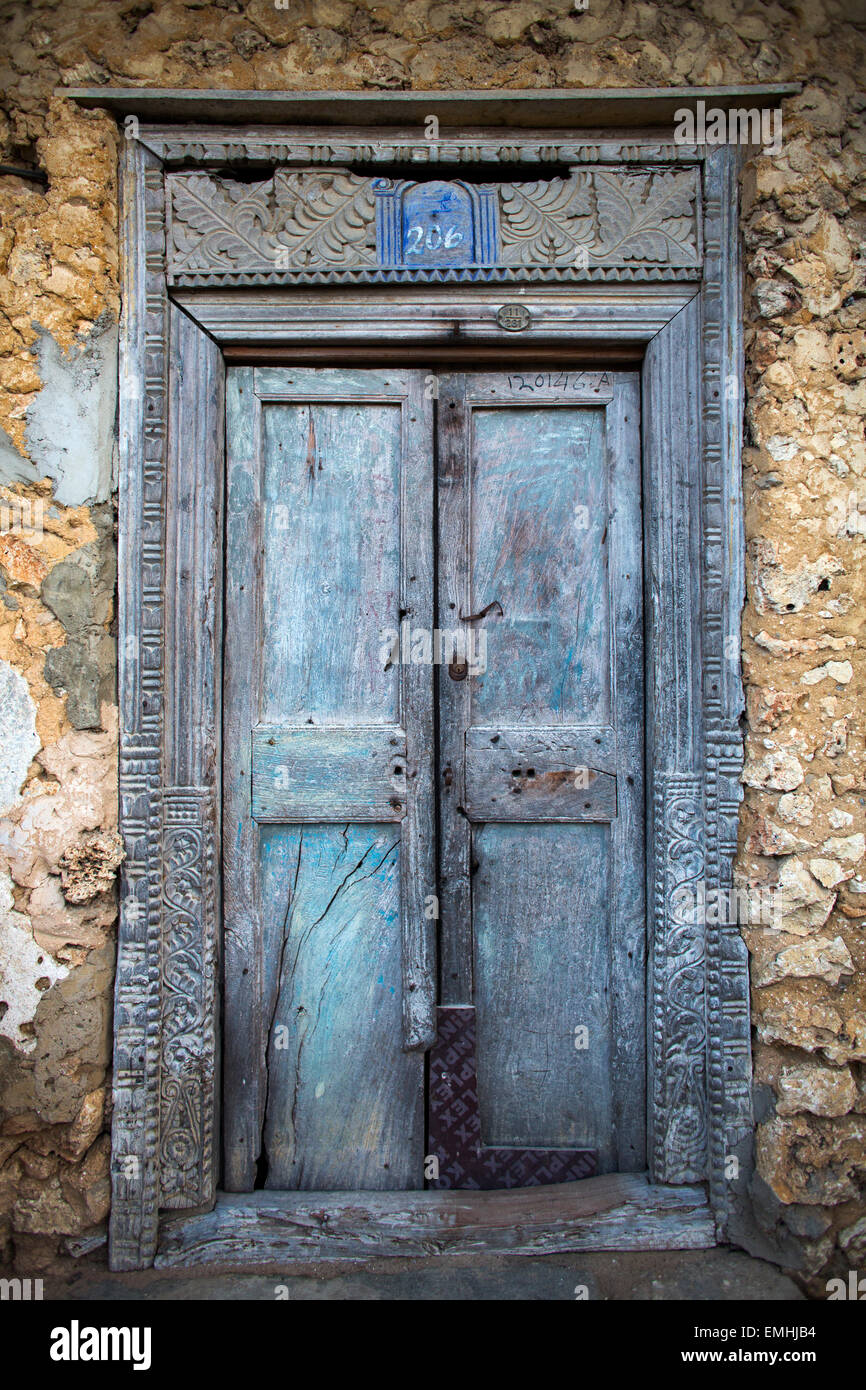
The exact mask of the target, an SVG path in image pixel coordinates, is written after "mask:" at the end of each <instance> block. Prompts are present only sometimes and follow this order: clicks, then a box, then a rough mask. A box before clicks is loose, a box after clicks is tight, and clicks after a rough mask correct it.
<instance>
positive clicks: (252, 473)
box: [223, 367, 266, 1192]
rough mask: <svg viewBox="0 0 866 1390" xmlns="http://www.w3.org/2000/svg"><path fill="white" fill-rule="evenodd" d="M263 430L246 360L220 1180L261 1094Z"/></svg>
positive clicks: (254, 1136)
mask: <svg viewBox="0 0 866 1390" xmlns="http://www.w3.org/2000/svg"><path fill="white" fill-rule="evenodd" d="M260 457H261V437H260V415H259V411H258V409H257V401H256V398H255V394H254V391H253V369H252V368H251V367H239V368H233V369H232V370H230V371H229V372H228V374H227V380H226V463H227V474H228V481H227V497H226V570H225V632H226V635H225V653H224V668H223V681H224V685H223V699H224V703H223V712H224V719H223V787H224V798H225V801H224V808H223V900H224V912H225V930H224V975H225V1022H224V1039H225V1041H224V1049H223V1063H224V1074H225V1095H226V1100H227V1104H226V1105H225V1109H224V1124H223V1135H224V1183H225V1187H226V1190H227V1191H228V1192H248V1191H250V1190H251V1189H252V1186H253V1183H254V1180H255V1171H256V1159H257V1157H258V1154H259V1150H260V1143H261V1131H262V1117H263V1114H264V1104H265V1081H266V1076H265V1056H264V1038H263V1031H262V1027H263V1018H262V1012H261V1007H260V1002H259V1001H260V1000H261V998H262V963H263V957H262V941H261V934H260V916H259V884H258V877H257V873H256V861H257V857H258V856H257V833H256V827H255V825H254V823H253V819H252V806H251V790H252V766H251V756H250V755H251V746H250V730H251V729H252V726H253V724H254V723H255V722H256V720H257V717H258V711H257V703H258V699H257V696H258V684H259V661H260V658H261V637H260V604H259V582H260V575H261V537H260V516H261V496H260V491H261V470H260V463H259V461H260Z"/></svg>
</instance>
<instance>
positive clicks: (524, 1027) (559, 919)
mask: <svg viewBox="0 0 866 1390" xmlns="http://www.w3.org/2000/svg"><path fill="white" fill-rule="evenodd" d="M608 840H609V831H608V827H607V826H606V825H502V824H497V825H484V826H479V827H478V828H477V829H476V831H475V837H474V853H475V858H476V859H477V861H478V870H477V872H476V874H475V875H474V877H473V890H474V893H473V906H474V909H475V941H476V972H477V975H476V994H475V1006H476V1010H477V1042H476V1049H477V1059H478V1104H479V1108H480V1113H481V1132H482V1137H483V1140H484V1143H485V1144H505V1145H526V1146H527V1147H530V1144H529V1141H530V1140H531V1147H534V1148H547V1147H550V1148H575V1147H581V1148H590V1149H596V1150H597V1151H598V1161H599V1168H600V1170H601V1171H605V1170H608V1169H610V1168H611V1167H612V1166H615V1162H614V1160H615V1150H614V1145H613V1123H612V1114H611V1106H612V1100H613V1095H612V1088H611V1085H610V1077H611V1055H610V1054H611V1036H610V1028H609V1009H610V952H609V949H608V941H607V936H606V933H605V932H603V931H600V930H599V926H600V924H602V923H604V922H605V921H606V913H607V910H608V903H609V899H610V884H609V859H610V849H609V843H608ZM576 1028H586V1030H587V1034H588V1040H589V1045H588V1047H587V1048H586V1049H583V1050H581V1051H578V1050H577V1048H576V1047H575V1042H576V1040H577V1041H580V1039H579V1038H578V1037H577V1035H576V1033H575V1029H576Z"/></svg>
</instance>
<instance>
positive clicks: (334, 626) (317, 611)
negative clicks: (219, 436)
mask: <svg viewBox="0 0 866 1390" xmlns="http://www.w3.org/2000/svg"><path fill="white" fill-rule="evenodd" d="M335 375H336V374H335ZM334 386H335V389H342V390H344V391H345V390H346V384H343V385H341V387H339V388H337V384H336V382H335V383H334ZM402 415H403V411H402V409H401V405H400V403H399V402H392V403H381V402H376V401H359V402H353V403H351V404H334V403H332V402H321V401H320V402H315V401H309V402H307V401H305V402H291V403H289V402H282V401H272V402H269V403H268V405H267V407H266V408H265V409H264V410H263V412H262V460H263V465H264V475H263V481H262V548H263V572H262V646H263V651H264V654H265V660H264V661H263V663H262V691H261V709H260V718H261V721H262V722H263V723H265V724H287V723H298V724H303V723H304V722H305V721H306V720H307V719H308V718H311V717H312V718H313V719H314V720H315V723H316V724H322V723H330V724H335V725H339V724H341V723H344V722H346V723H353V724H358V723H363V724H382V723H387V724H396V723H398V722H399V699H400V691H399V670H398V668H397V667H396V666H394V665H390V666H387V665H386V663H384V662H382V661H381V660H380V659H379V652H380V650H381V647H382V638H381V632H382V631H383V629H386V628H388V627H393V626H394V625H395V621H396V619H397V613H398V609H399V606H400V593H399V589H400V484H401V478H400V474H401V462H402V452H403V451H402V438H401V431H402V423H403V422H402Z"/></svg>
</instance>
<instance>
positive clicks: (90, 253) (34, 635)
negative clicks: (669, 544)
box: [0, 0, 866, 1277]
mask: <svg viewBox="0 0 866 1390" xmlns="http://www.w3.org/2000/svg"><path fill="white" fill-rule="evenodd" d="M0 14H2V22H3V34H4V43H3V46H2V51H3V55H4V58H3V65H4V70H3V79H2V86H3V88H4V90H5V97H4V99H3V103H2V110H0V142H2V146H3V152H2V160H3V162H5V163H7V164H22V163H23V164H31V165H35V166H37V167H38V168H39V169H41V170H42V171H43V173H44V174H45V175H46V176H47V184H46V185H45V186H41V185H40V184H38V183H33V182H29V181H24V180H20V179H16V178H13V177H8V176H3V177H2V178H0V217H2V227H0V306H2V307H0V428H2V431H3V433H2V434H0V483H2V484H3V487H2V489H0V802H2V805H0V815H2V819H0V965H2V969H3V973H4V983H3V985H2V987H0V1001H2V1002H0V1084H2V1088H3V1093H4V1101H3V1105H4V1108H3V1111H2V1116H0V1233H2V1239H4V1240H5V1241H6V1243H7V1245H8V1244H9V1243H10V1242H14V1244H15V1247H16V1249H17V1251H18V1255H19V1258H21V1259H26V1260H29V1261H30V1262H31V1264H32V1263H34V1262H36V1263H38V1261H39V1260H40V1259H45V1258H47V1257H48V1255H49V1254H50V1252H51V1250H52V1249H54V1248H55V1247H56V1245H57V1243H58V1242H59V1241H61V1240H62V1238H63V1237H64V1236H66V1237H68V1236H70V1235H75V1234H76V1233H80V1232H82V1231H84V1230H86V1229H87V1228H88V1227H89V1226H92V1225H94V1224H96V1223H98V1222H99V1221H101V1220H102V1219H103V1217H104V1216H105V1212H106V1209H107V1205H108V1138H107V1133H106V1124H107V1117H108V1116H107V1100H106V1097H107V1095H108V1094H109V1091H108V1074H107V1068H108V1066H109V1063H110V1010H111V998H110V986H111V977H112V960H113V946H112V942H113V926H114V919H115V911H116V906H115V898H114V887H113V873H114V870H115V868H116V865H117V863H118V858H119V848H118V842H117V838H116V831H115V826H116V769H115V751H114V750H115V728H116V712H115V708H114V698H115V697H114V693H113V672H114V641H113V637H112V631H113V629H112V623H113V594H114V568H113V563H114V562H113V553H114V551H113V547H114V542H113V535H112V516H113V512H112V505H111V488H112V481H111V480H112V467H113V447H114V443H113V441H114V411H115V367H114V359H115V353H116V320H117V313H118V283H117V245H116V222H117V186H116V153H117V139H118V137H117V132H116V129H115V125H114V123H113V121H112V120H111V119H110V118H109V117H108V116H107V115H103V114H101V113H83V112H81V111H79V110H78V109H77V108H75V107H74V106H73V105H72V104H71V103H70V102H68V101H66V100H64V99H63V97H62V96H57V95H55V88H57V87H63V86H64V85H66V86H69V85H77V84H96V83H113V84H115V85H120V86H128V85H136V84H141V85H149V86H167V87H184V86H190V87H214V88H217V87H240V88H294V89H303V88H332V89H338V88H347V89H355V90H359V89H363V88H376V89H383V88H384V89H388V88H394V89H399V88H410V87H415V88H459V87H509V86H511V87H568V86H572V87H580V86H625V87H628V86H640V85H670V84H683V83H697V84H713V83H734V82H743V81H746V82H766V81H777V80H779V81H788V80H799V81H801V82H802V83H803V84H804V90H803V92H802V95H801V96H799V97H797V98H795V99H793V100H790V101H788V102H786V104H785V108H784V131H783V143H782V149H781V152H780V153H779V154H777V155H768V156H761V157H759V158H756V159H754V160H753V161H752V162H751V163H750V164H749V165H748V166H747V169H746V171H745V174H744V180H743V194H744V219H743V234H744V239H745V248H746V264H747V285H746V305H747V310H746V314H747V322H746V330H747V331H746V370H747V408H746V422H745V430H746V445H747V447H746V452H745V468H744V486H745V496H746V508H747V512H746V527H747V538H748V555H747V581H748V605H747V608H746V611H745V614H744V619H743V635H744V653H745V658H744V659H745V679H746V685H747V698H748V706H747V765H746V771H745V778H744V780H745V783H746V797H745V802H744V807H743V823H742V838H741V848H740V856H739V864H738V876H739V879H740V882H741V883H743V884H746V885H747V886H748V887H750V888H754V889H761V888H764V889H766V888H768V887H769V888H772V889H773V890H774V901H775V905H776V911H777V918H776V923H775V925H774V926H773V928H772V929H769V930H768V929H767V928H766V927H762V926H759V925H756V926H751V927H748V928H746V935H747V939H748V944H749V947H750V950H751V952H752V967H753V985H754V991H753V1007H754V1026H755V1039H754V1042H755V1071H756V1078H755V1079H756V1103H757V1112H758V1116H759V1120H760V1123H759V1126H758V1131H757V1140H756V1154H757V1175H756V1177H755V1179H754V1181H753V1184H752V1196H753V1198H754V1203H755V1212H756V1216H757V1220H758V1225H759V1227H760V1228H762V1230H763V1232H764V1234H765V1235H766V1236H767V1237H768V1238H770V1239H771V1240H772V1241H773V1243H774V1248H776V1249H777V1250H779V1251H780V1252H781V1257H782V1258H784V1259H785V1261H786V1262H787V1263H789V1264H790V1265H792V1266H799V1267H801V1268H802V1269H803V1270H804V1271H806V1272H807V1273H812V1274H814V1275H817V1274H818V1273H819V1272H823V1274H822V1277H825V1276H826V1274H827V1273H828V1272H830V1271H831V1270H833V1269H837V1270H838V1269H844V1268H845V1266H846V1263H847V1264H851V1265H853V1266H855V1267H860V1268H862V1266H863V1263H864V1260H866V1204H864V1184H866V867H864V865H866V858H864V850H866V845H864V825H866V817H864V802H866V751H864V724H863V703H864V682H866V659H864V644H863V626H862V614H863V611H864V602H866V593H864V578H863V548H864V541H866V483H864V472H866V441H864V423H866V331H864V330H866V287H864V271H863V265H864V262H863V249H862V248H863V246H864V243H866V97H864V96H863V95H862V94H861V92H862V88H863V72H864V71H866V28H864V20H866V15H864V11H863V6H862V2H861V0H808V3H806V0H795V3H784V4H783V3H757V0H701V3H694V2H693V0H686V2H683V0H668V2H667V3H665V4H652V3H647V2H646V0H637V2H633V0H589V8H588V9H587V10H586V11H584V12H576V11H575V9H574V6H573V4H572V3H571V2H570V0H539V2H538V3H529V2H527V3H524V0H510V3H495V0H461V2H459V3H436V0H399V3H397V2H396V0H393V2H392V0H383V3H372V0H363V2H362V3H354V4H352V3H347V2H346V0H288V3H285V4H281V5H279V6H278V5H277V4H275V3H273V0H250V3H248V4H242V3H240V0H217V2H216V3H212V4H208V3H203V2H202V0H186V3H184V0H153V3H148V0H110V3H109V2H108V0H92V2H91V3H88V0H29V2H28V3H13V4H6V5H5V6H3V7H2V9H0ZM4 503H8V505H9V508H10V516H11V517H12V518H13V520H14V518H16V517H17V518H18V521H19V522H20V523H22V524H18V525H11V526H5V525H3V524H2V522H3V519H4V517H6V513H4V512H3V510H2V508H3V505H4ZM28 504H29V506H30V511H29V512H28V511H27V505H28ZM37 511H38V515H39V524H38V526H35V527H34V526H32V525H31V528H30V529H29V530H28V529H27V527H26V526H25V525H23V522H27V521H29V522H31V523H32V522H33V521H34V516H35V515H36V513H37Z"/></svg>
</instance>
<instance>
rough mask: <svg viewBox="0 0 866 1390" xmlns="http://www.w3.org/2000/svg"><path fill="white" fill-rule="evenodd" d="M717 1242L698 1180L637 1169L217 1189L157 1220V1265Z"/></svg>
mask: <svg viewBox="0 0 866 1390" xmlns="http://www.w3.org/2000/svg"><path fill="white" fill-rule="evenodd" d="M715 1244H716V1235H715V1228H714V1224H713V1218H712V1213H711V1211H710V1208H709V1204H708V1202H707V1196H706V1192H705V1190H704V1188H703V1187H702V1186H701V1187H695V1186H689V1187H668V1186H660V1185H656V1184H653V1183H651V1182H650V1181H649V1179H648V1178H647V1177H646V1175H644V1174H641V1173H613V1174H607V1175H605V1176H603V1177H598V1178H586V1179H585V1180H584V1181H582V1182H577V1183H560V1184H556V1185H553V1186H550V1187H530V1188H512V1189H510V1190H507V1191H497V1192H456V1191H427V1192H266V1191H260V1192H245V1193H232V1192H221V1193H220V1194H219V1195H218V1197H217V1202H216V1206H215V1207H214V1209H213V1211H210V1212H207V1213H205V1214H197V1215H194V1214H187V1215H183V1214H172V1215H170V1216H166V1217H165V1218H164V1220H163V1221H162V1223H161V1225H160V1236H159V1248H158V1250H157V1255H156V1260H155V1264H156V1266H157V1267H158V1268H162V1269H171V1268H174V1269H178V1268H183V1269H186V1268H191V1267H192V1266H195V1265H219V1266H222V1267H226V1266H228V1267H249V1266H252V1265H259V1266H261V1265H274V1264H281V1263H286V1262H288V1261H293V1260H298V1261H308V1260H336V1261H344V1262H346V1263H360V1262H362V1261H364V1260H370V1259H379V1258H382V1257H385V1256H399V1257H402V1258H411V1257H413V1256H414V1257H422V1256H423V1257H429V1256H431V1255H481V1254H499V1255H559V1254H568V1253H571V1252H577V1251H585V1250H707V1249H710V1248H711V1247H712V1246H714V1245H715Z"/></svg>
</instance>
